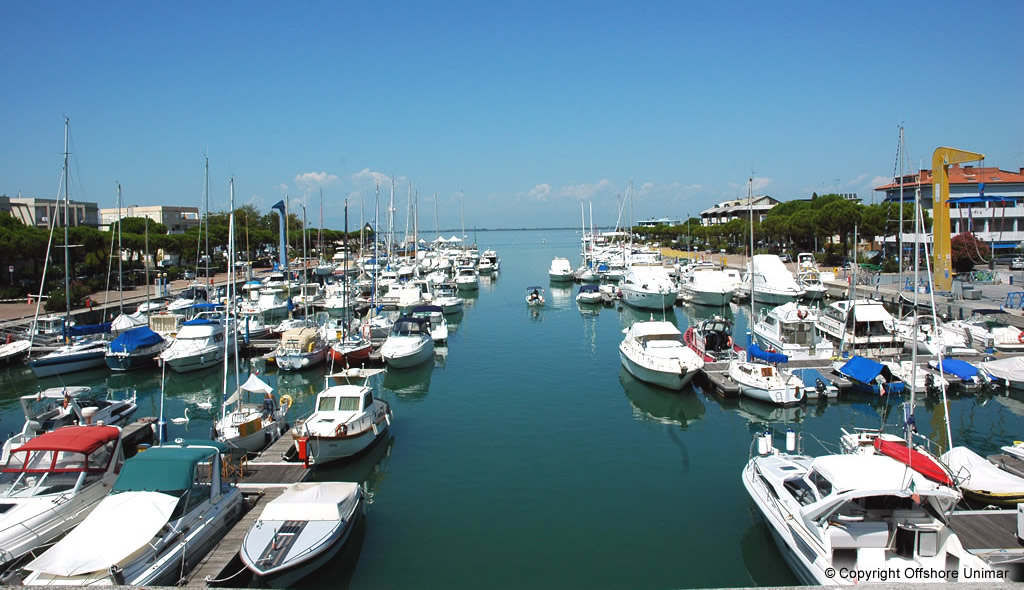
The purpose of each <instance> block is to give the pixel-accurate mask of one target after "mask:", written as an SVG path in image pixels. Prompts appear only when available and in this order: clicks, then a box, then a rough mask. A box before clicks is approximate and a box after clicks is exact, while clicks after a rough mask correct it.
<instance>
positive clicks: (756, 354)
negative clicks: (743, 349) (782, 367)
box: [747, 344, 789, 363]
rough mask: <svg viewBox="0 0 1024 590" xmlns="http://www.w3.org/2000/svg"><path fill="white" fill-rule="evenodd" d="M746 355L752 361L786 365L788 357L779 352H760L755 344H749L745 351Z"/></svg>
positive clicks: (759, 348)
mask: <svg viewBox="0 0 1024 590" xmlns="http://www.w3.org/2000/svg"><path fill="white" fill-rule="evenodd" d="M747 355H748V356H749V357H750V358H752V359H761V360H763V361H765V362H766V363H788V362H789V357H788V356H786V355H784V354H782V353H780V352H768V351H766V350H761V347H760V346H758V345H757V344H751V345H750V348H748V349H747Z"/></svg>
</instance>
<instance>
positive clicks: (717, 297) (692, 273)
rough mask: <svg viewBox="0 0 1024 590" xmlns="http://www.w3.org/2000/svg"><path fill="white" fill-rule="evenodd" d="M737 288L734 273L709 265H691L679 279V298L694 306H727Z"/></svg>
mask: <svg viewBox="0 0 1024 590" xmlns="http://www.w3.org/2000/svg"><path fill="white" fill-rule="evenodd" d="M737 288H738V285H737V284H736V279H735V271H730V272H726V271H724V270H722V269H720V268H718V267H716V266H715V265H714V264H711V263H698V264H691V265H689V266H687V267H686V269H685V270H683V273H682V276H681V277H680V279H679V295H680V297H682V299H683V301H685V302H687V303H692V304H695V305H711V306H714V307H722V306H724V305H728V304H729V301H731V300H732V297H733V295H734V294H735V293H736V289H737Z"/></svg>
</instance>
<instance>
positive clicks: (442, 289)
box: [431, 282, 464, 314]
mask: <svg viewBox="0 0 1024 590" xmlns="http://www.w3.org/2000/svg"><path fill="white" fill-rule="evenodd" d="M431 301H433V303H434V305H438V306H440V307H441V309H443V310H444V312H445V313H446V314H450V313H458V312H460V311H462V305H463V303H464V301H463V299H462V298H461V297H459V296H458V288H457V287H456V286H455V284H454V283H448V282H441V283H437V284H436V285H434V290H433V293H432V298H431Z"/></svg>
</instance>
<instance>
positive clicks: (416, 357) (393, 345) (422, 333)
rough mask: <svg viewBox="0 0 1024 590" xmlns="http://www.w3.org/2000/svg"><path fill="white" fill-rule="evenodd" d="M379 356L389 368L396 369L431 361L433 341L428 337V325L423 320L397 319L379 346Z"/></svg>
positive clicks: (407, 317)
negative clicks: (386, 337)
mask: <svg viewBox="0 0 1024 590" xmlns="http://www.w3.org/2000/svg"><path fill="white" fill-rule="evenodd" d="M380 355H381V357H383V358H384V362H385V363H387V365H388V366H389V367H394V368H396V369H404V368H408V367H415V366H416V365H418V364H420V363H425V362H427V361H428V360H430V359H432V358H433V357H434V340H433V339H432V338H431V337H430V324H429V323H428V322H427V320H425V319H423V318H414V317H410V316H403V317H401V318H399V319H398V320H397V321H395V324H394V326H392V328H391V334H390V335H389V336H388V339H387V340H385V341H384V344H382V345H381V347H380Z"/></svg>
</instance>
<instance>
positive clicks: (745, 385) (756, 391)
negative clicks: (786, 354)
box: [729, 345, 805, 406]
mask: <svg viewBox="0 0 1024 590" xmlns="http://www.w3.org/2000/svg"><path fill="white" fill-rule="evenodd" d="M750 349H751V350H748V351H746V352H741V353H739V356H738V358H734V359H732V360H730V361H729V378H730V379H731V380H732V381H733V382H734V383H736V385H738V386H739V390H740V395H745V396H748V397H751V398H754V399H756V400H760V401H763V402H767V403H770V404H776V405H780V406H788V405H792V404H797V403H800V402H802V401H803V400H804V397H805V395H804V389H805V388H804V382H803V380H802V379H800V378H799V377H797V376H796V375H792V374H790V373H788V372H787V371H784V370H782V369H780V368H779V367H778V366H776V365H774V364H768V363H762V362H756V361H754V360H748V359H747V355H748V353H750V354H751V357H750V358H751V359H753V358H754V357H755V355H757V354H758V352H757V351H759V348H758V347H757V345H751V347H750ZM771 354H772V353H768V354H766V355H764V356H765V357H766V358H769V359H771V358H772V357H771V356H768V355H771ZM779 356H782V355H779Z"/></svg>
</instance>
